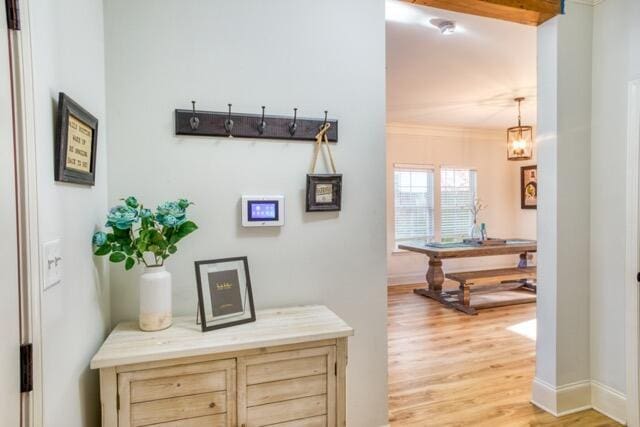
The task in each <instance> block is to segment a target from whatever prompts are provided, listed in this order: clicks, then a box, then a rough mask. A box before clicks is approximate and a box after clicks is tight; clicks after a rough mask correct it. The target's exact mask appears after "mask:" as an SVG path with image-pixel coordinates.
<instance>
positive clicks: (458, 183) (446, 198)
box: [440, 168, 476, 242]
mask: <svg viewBox="0 0 640 427" xmlns="http://www.w3.org/2000/svg"><path fill="white" fill-rule="evenodd" d="M475 198H476V171H475V170H473V169H456V168H442V169H441V170H440V212H441V220H440V222H441V227H440V233H441V235H440V240H442V241H443V242H452V241H459V240H462V239H463V238H464V237H466V236H467V235H468V234H469V229H470V228H471V226H472V225H473V214H472V213H471V211H470V208H471V207H473V203H474V200H475Z"/></svg>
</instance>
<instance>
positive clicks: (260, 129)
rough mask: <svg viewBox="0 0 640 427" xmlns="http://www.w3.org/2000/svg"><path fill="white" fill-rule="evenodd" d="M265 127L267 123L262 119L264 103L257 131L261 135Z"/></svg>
mask: <svg viewBox="0 0 640 427" xmlns="http://www.w3.org/2000/svg"><path fill="white" fill-rule="evenodd" d="M266 128H267V123H266V122H265V121H264V105H263V106H262V117H261V118H260V123H258V133H259V134H260V135H262V134H263V133H264V130H265V129H266Z"/></svg>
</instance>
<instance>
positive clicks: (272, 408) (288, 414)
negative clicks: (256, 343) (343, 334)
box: [237, 346, 336, 427]
mask: <svg viewBox="0 0 640 427" xmlns="http://www.w3.org/2000/svg"><path fill="white" fill-rule="evenodd" d="M237 369H238V424H239V425H240V426H242V427H258V426H280V425H282V426H283V427H286V426H291V427H293V426H313V427H320V426H322V427H326V426H331V427H333V426H335V425H336V405H335V399H336V347H335V346H325V347H317V348H306V349H301V350H294V351H283V352H276V353H271V354H264V355H256V356H246V357H240V358H238V368H237Z"/></svg>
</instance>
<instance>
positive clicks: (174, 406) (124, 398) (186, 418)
mask: <svg viewBox="0 0 640 427" xmlns="http://www.w3.org/2000/svg"><path fill="white" fill-rule="evenodd" d="M118 395H119V400H120V408H119V411H118V421H119V423H118V425H119V427H138V426H154V425H157V426H191V425H194V426H199V425H207V426H212V425H214V426H218V425H220V426H230V427H231V426H233V425H234V423H235V420H236V405H235V402H236V361H235V359H230V360H221V361H214V362H201V363H193V364H185V365H178V366H172V367H168V368H157V369H146V370H141V371H133V372H126V373H120V374H118ZM212 423H214V424H212Z"/></svg>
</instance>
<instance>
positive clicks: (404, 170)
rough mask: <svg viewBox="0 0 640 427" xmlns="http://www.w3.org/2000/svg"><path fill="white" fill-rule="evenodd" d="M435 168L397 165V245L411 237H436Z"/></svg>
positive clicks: (395, 176)
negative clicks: (434, 204) (434, 206)
mask: <svg viewBox="0 0 640 427" xmlns="http://www.w3.org/2000/svg"><path fill="white" fill-rule="evenodd" d="M433 187H434V186H433V169H431V168H427V167H424V166H411V165H395V167H394V193H395V223H396V224H395V228H396V230H395V231H396V236H395V237H396V244H398V243H402V241H406V240H411V239H426V240H433V237H434V228H435V226H434V209H433V190H434V188H433Z"/></svg>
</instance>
